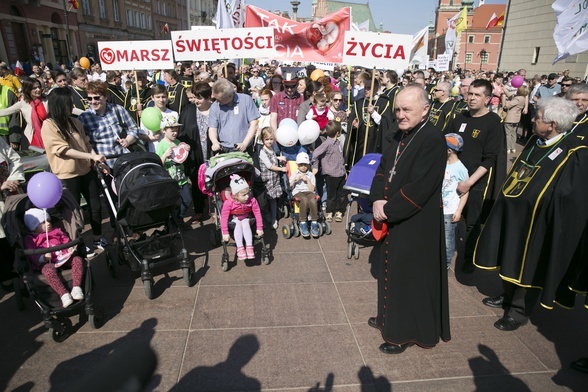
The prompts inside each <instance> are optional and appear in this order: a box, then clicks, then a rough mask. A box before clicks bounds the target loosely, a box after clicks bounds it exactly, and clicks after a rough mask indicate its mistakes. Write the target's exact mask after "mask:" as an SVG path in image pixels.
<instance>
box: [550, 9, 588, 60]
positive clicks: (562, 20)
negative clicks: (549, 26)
mask: <svg viewBox="0 0 588 392" xmlns="http://www.w3.org/2000/svg"><path fill="white" fill-rule="evenodd" d="M583 3H584V2H583V1H582V0H556V1H555V2H554V3H553V5H552V6H551V7H552V8H553V10H554V11H555V16H556V19H557V24H556V25H555V29H554V30H553V40H554V41H555V46H556V47H557V52H558V53H557V56H555V59H554V60H553V64H555V63H556V62H558V61H559V60H562V59H565V58H566V57H569V56H571V55H573V54H577V53H582V52H584V51H586V50H588V34H587V31H588V29H586V25H587V24H588V13H587V12H586V10H582V6H583Z"/></svg>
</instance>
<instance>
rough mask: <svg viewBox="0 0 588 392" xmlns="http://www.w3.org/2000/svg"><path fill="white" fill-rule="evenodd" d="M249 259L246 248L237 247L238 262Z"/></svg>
mask: <svg viewBox="0 0 588 392" xmlns="http://www.w3.org/2000/svg"><path fill="white" fill-rule="evenodd" d="M246 258H247V252H245V247H244V246H238V247H237V259H238V260H245V259H246Z"/></svg>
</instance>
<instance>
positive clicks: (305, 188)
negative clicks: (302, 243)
mask: <svg viewBox="0 0 588 392" xmlns="http://www.w3.org/2000/svg"><path fill="white" fill-rule="evenodd" d="M296 164H297V165H298V169H297V170H296V171H295V172H294V173H292V175H291V176H290V188H291V189H292V196H293V197H295V198H297V199H298V200H299V202H300V206H299V209H300V214H299V215H300V233H301V234H302V236H303V237H304V238H308V237H310V235H311V234H312V236H313V237H315V238H318V237H319V236H320V233H319V224H318V208H317V203H316V194H315V187H316V178H315V176H314V174H312V170H310V169H311V168H310V159H309V157H308V154H307V153H305V152H301V153H298V155H296ZM309 213H310V219H311V223H310V232H309V230H308V229H309V227H308V221H307V219H308V214H309Z"/></svg>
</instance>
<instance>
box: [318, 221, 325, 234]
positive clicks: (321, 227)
mask: <svg viewBox="0 0 588 392" xmlns="http://www.w3.org/2000/svg"><path fill="white" fill-rule="evenodd" d="M323 233H324V230H323V225H320V224H319V225H318V234H319V235H318V236H319V237H320V236H322V235H323Z"/></svg>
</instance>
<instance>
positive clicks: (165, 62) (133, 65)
mask: <svg viewBox="0 0 588 392" xmlns="http://www.w3.org/2000/svg"><path fill="white" fill-rule="evenodd" d="M98 55H99V57H100V63H101V65H102V69H103V70H105V71H108V70H115V71H117V70H121V69H134V70H137V69H171V68H173V67H174V58H173V52H172V45H171V41H170V40H159V41H102V42H98Z"/></svg>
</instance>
